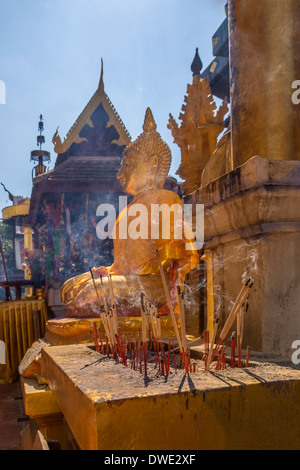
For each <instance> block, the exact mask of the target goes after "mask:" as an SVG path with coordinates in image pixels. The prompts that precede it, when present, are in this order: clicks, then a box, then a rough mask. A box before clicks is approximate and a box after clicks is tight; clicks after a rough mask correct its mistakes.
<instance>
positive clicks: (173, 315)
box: [156, 250, 183, 353]
mask: <svg viewBox="0 0 300 470" xmlns="http://www.w3.org/2000/svg"><path fill="white" fill-rule="evenodd" d="M156 255H157V260H158V265H159V269H160V274H161V279H162V283H163V287H164V291H165V296H166V299H167V303H168V307H169V311H170V315H171V318H172V323H173V328H174V332H175V336H176V339H177V342H178V346H179V349H180V353H182V352H183V348H182V343H181V339H180V335H179V331H178V326H177V323H176V318H175V314H174V310H173V305H172V301H171V297H170V292H169V289H168V285H167V280H166V277H165V273H164V270H163V267H162V263H161V259H160V256H159V252H158V250H157V251H156Z"/></svg>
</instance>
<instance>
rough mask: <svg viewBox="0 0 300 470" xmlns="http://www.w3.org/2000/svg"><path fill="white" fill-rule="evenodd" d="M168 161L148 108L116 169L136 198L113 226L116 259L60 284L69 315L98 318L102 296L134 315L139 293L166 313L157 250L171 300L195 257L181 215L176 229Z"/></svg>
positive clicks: (122, 314) (121, 313)
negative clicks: (168, 184)
mask: <svg viewBox="0 0 300 470" xmlns="http://www.w3.org/2000/svg"><path fill="white" fill-rule="evenodd" d="M170 165H171V151H170V149H169V147H168V145H167V144H166V143H165V142H164V141H163V140H162V139H161V136H160V134H159V133H158V132H157V130H156V123H155V121H154V119H153V116H152V112H151V110H150V109H149V108H148V109H147V111H146V116H145V122H144V126H143V132H142V134H141V135H140V136H139V137H138V138H137V140H136V141H135V142H133V143H131V144H130V145H129V146H128V147H127V148H126V149H125V151H124V154H123V160H122V165H121V168H120V171H119V173H118V179H119V180H120V183H121V185H122V188H123V190H124V192H126V193H127V194H129V195H132V196H133V197H134V198H133V200H132V202H131V203H130V204H129V205H128V206H127V207H126V208H125V209H124V210H123V211H122V212H121V213H120V215H119V217H118V219H117V221H116V224H115V227H114V230H113V234H114V236H113V238H114V263H113V265H112V266H109V267H103V266H101V267H98V268H92V270H91V272H87V273H84V274H82V275H79V276H76V277H74V278H71V279H69V280H68V281H67V282H66V283H65V284H64V286H63V288H62V298H63V301H64V302H65V303H66V305H67V317H69V318H99V317H100V310H101V308H100V307H101V304H102V303H105V302H107V303H108V304H109V303H110V308H112V307H113V305H112V302H114V303H115V305H114V307H115V310H116V313H117V316H118V317H137V316H140V312H141V310H140V309H141V294H144V296H145V300H146V301H147V302H150V303H151V304H152V305H153V306H155V307H156V308H157V309H158V311H159V312H160V313H161V314H167V313H169V309H168V306H167V299H166V295H165V291H164V288H163V283H162V278H161V273H160V267H159V261H158V258H157V252H159V256H160V259H161V263H162V266H163V270H164V273H165V277H166V279H167V282H168V287H169V289H170V295H171V298H172V302H173V303H174V306H175V304H176V285H177V284H178V283H179V284H183V283H184V280H185V277H186V275H187V273H188V272H189V271H190V270H192V269H193V268H194V267H195V265H196V264H197V262H198V260H199V257H198V253H197V251H196V250H195V246H194V245H193V240H194V238H195V237H194V235H193V233H192V231H191V229H189V227H188V226H187V224H186V223H185V222H184V220H183V218H181V219H180V220H181V234H182V236H181V237H180V238H179V237H178V236H177V235H176V234H178V219H176V218H175V217H172V206H173V208H174V207H175V206H176V207H177V208H178V207H179V208H181V200H180V198H179V196H178V195H177V194H175V193H174V192H172V191H168V190H164V189H162V188H163V186H164V184H165V181H166V177H167V175H168V172H169V169H170ZM174 205H175V206H174ZM153 208H154V209H155V211H157V210H158V209H159V208H163V209H166V208H167V209H168V210H167V212H166V214H168V216H169V217H165V218H164V216H163V215H162V213H161V212H153ZM170 213H171V215H170ZM138 214H139V215H138ZM154 214H156V215H157V217H156V215H154ZM175 220H176V222H175ZM176 225H177V226H176ZM133 227H135V230H133ZM166 234H167V235H166ZM91 273H92V275H91ZM92 276H93V278H92Z"/></svg>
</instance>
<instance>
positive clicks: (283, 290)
mask: <svg viewBox="0 0 300 470" xmlns="http://www.w3.org/2000/svg"><path fill="white" fill-rule="evenodd" d="M299 175H300V163H299V162H295V161H294V162H293V161H290V162H284V161H280V162H274V161H268V160H267V159H264V158H261V157H253V158H252V159H250V160H249V161H248V162H247V163H246V164H244V165H242V166H241V167H239V168H236V169H235V170H234V171H233V172H231V173H228V174H227V175H225V176H223V177H221V178H219V179H218V180H215V181H213V182H212V183H210V184H209V185H207V186H206V187H204V188H201V189H200V190H198V191H196V192H195V193H193V195H191V196H190V197H189V198H186V202H191V201H192V202H193V204H196V203H201V204H204V205H205V249H206V250H211V252H212V254H213V284H214V287H213V289H214V311H215V314H216V315H219V316H220V322H221V325H222V324H224V322H225V319H226V318H227V316H228V314H229V313H230V310H231V308H232V306H233V302H234V301H235V299H236V297H237V295H238V293H239V291H240V290H241V288H242V281H243V279H247V278H248V277H252V278H253V279H254V287H253V288H252V290H251V292H250V296H249V311H248V313H247V314H246V317H245V332H244V346H247V345H249V346H250V347H251V348H252V349H254V350H256V351H261V352H264V353H269V354H276V355H279V356H280V357H282V358H283V357H284V358H291V355H292V350H291V345H292V343H293V341H295V340H297V339H299V338H300V320H299V308H300V265H299V259H300V211H299V206H300V180H299ZM234 328H236V326H234ZM298 337H299V338H298Z"/></svg>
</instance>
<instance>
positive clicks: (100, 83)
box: [98, 58, 104, 93]
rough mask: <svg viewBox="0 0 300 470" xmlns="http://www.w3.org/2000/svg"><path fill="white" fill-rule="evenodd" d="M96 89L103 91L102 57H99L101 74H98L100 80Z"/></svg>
mask: <svg viewBox="0 0 300 470" xmlns="http://www.w3.org/2000/svg"><path fill="white" fill-rule="evenodd" d="M98 90H99V91H100V92H101V93H103V92H104V81H103V59H102V58H101V75H100V81H99V87H98Z"/></svg>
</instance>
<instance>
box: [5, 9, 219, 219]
mask: <svg viewBox="0 0 300 470" xmlns="http://www.w3.org/2000/svg"><path fill="white" fill-rule="evenodd" d="M225 4H226V0H25V1H24V0H0V45H1V46H0V80H2V81H4V82H5V84H6V104H5V105H2V104H0V181H1V182H3V183H4V184H5V185H6V186H7V188H8V189H9V190H10V191H11V192H12V193H13V194H14V195H22V196H27V197H30V194H31V188H32V179H31V172H32V167H33V163H31V162H30V152H31V150H34V149H36V136H37V134H38V132H37V125H38V119H39V115H40V114H41V113H42V114H43V116H44V119H45V137H46V144H45V146H44V149H45V150H48V151H50V152H51V157H52V161H51V164H50V168H52V167H53V165H54V163H55V158H56V155H55V154H54V151H53V144H52V136H53V134H54V132H55V130H56V128H57V126H59V127H60V130H59V132H60V135H61V137H62V138H63V137H65V135H66V133H67V132H68V130H69V129H70V128H71V126H72V125H73V123H74V121H75V120H76V119H77V117H78V115H79V114H80V113H81V111H82V110H83V108H84V107H85V106H86V104H87V102H88V101H89V100H90V98H91V97H92V95H93V94H94V92H95V91H96V89H97V86H98V82H99V76H100V69H101V57H102V58H103V60H104V84H105V91H106V93H107V94H108V96H109V98H110V99H111V101H112V103H113V105H114V106H115V108H116V110H117V112H118V113H119V115H120V117H121V119H122V120H123V122H124V124H125V126H126V128H127V130H128V132H129V133H130V135H131V137H132V139H135V138H136V137H137V136H138V135H139V134H140V132H141V131H142V124H143V119H144V115H145V111H146V108H147V107H148V106H149V107H150V108H151V109H152V112H153V115H154V118H155V120H156V122H157V125H158V131H159V132H160V134H161V136H162V137H163V139H164V140H166V141H167V142H168V144H169V145H170V147H171V150H172V155H173V162H172V167H171V172H170V173H171V174H173V175H175V172H176V170H177V168H178V166H179V163H180V152H179V149H178V147H177V146H176V145H175V144H174V143H173V138H172V135H171V132H170V130H169V129H167V124H168V119H169V113H172V115H173V116H174V117H175V119H177V120H178V117H179V114H180V111H181V106H182V104H183V99H184V96H185V94H186V88H187V85H188V83H191V81H192V73H191V71H190V65H191V63H192V60H193V57H194V54H195V49H196V47H198V48H199V53H200V56H201V59H202V62H203V64H204V68H206V66H207V65H209V63H210V62H211V60H212V58H213V56H212V41H211V38H212V35H213V34H214V33H215V31H216V30H217V28H218V27H219V26H220V24H221V23H222V21H223V20H224V18H225V10H224V6H225ZM7 205H10V201H8V198H7V195H6V193H5V192H4V191H3V190H2V187H0V209H2V208H3V207H5V206H7ZM0 217H1V215H0Z"/></svg>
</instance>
